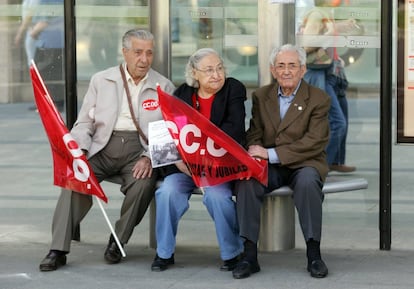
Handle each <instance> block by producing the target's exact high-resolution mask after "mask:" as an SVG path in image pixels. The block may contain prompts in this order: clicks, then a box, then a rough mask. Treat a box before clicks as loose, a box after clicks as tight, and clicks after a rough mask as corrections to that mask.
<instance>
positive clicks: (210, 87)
mask: <svg viewBox="0 0 414 289" xmlns="http://www.w3.org/2000/svg"><path fill="white" fill-rule="evenodd" d="M194 78H195V79H196V80H198V82H199V85H200V88H199V90H201V91H202V92H203V91H204V92H207V93H209V94H215V93H216V92H217V91H219V90H220V89H221V88H222V87H223V85H224V82H225V79H226V75H225V71H224V66H223V63H222V62H221V60H220V58H219V57H218V56H217V55H215V54H209V55H207V56H205V57H204V58H202V59H201V61H200V62H199V63H198V67H197V68H195V69H194Z"/></svg>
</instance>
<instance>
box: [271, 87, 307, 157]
mask: <svg viewBox="0 0 414 289" xmlns="http://www.w3.org/2000/svg"><path fill="white" fill-rule="evenodd" d="M301 82H302V81H300V82H299V83H298V85H297V86H296V88H295V90H294V91H293V93H292V94H291V95H283V93H282V88H281V87H280V86H279V89H278V91H277V97H278V99H279V111H280V119H281V120H283V118H284V117H285V114H286V112H287V111H288V109H289V107H290V104H291V103H292V101H293V99H294V98H295V96H296V93H297V91H298V89H299V86H300V84H301ZM267 154H268V156H269V163H271V164H279V163H280V160H279V156H278V154H277V152H276V149H275V148H269V149H267Z"/></svg>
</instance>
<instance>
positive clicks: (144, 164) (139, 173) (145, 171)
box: [132, 157, 152, 179]
mask: <svg viewBox="0 0 414 289" xmlns="http://www.w3.org/2000/svg"><path fill="white" fill-rule="evenodd" d="M132 175H133V176H134V178H136V179H145V178H150V177H151V175H152V164H151V160H150V159H149V158H147V157H141V158H139V160H138V161H137V163H136V164H135V166H134V168H133V169H132Z"/></svg>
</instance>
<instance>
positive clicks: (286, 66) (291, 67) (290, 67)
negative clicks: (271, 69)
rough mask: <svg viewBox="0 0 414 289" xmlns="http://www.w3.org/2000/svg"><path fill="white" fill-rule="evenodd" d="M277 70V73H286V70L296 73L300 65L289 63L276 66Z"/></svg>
mask: <svg viewBox="0 0 414 289" xmlns="http://www.w3.org/2000/svg"><path fill="white" fill-rule="evenodd" d="M275 68H276V70H277V71H285V70H286V69H287V70H289V71H296V70H298V69H299V68H300V65H299V64H297V63H288V64H282V63H279V64H276V65H275Z"/></svg>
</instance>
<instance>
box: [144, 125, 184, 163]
mask: <svg viewBox="0 0 414 289" xmlns="http://www.w3.org/2000/svg"><path fill="white" fill-rule="evenodd" d="M148 150H149V153H150V157H151V163H152V167H153V168H157V167H162V166H166V165H169V164H173V163H176V162H178V161H180V160H181V156H180V153H179V152H178V150H177V147H176V145H175V143H174V141H173V139H172V137H171V134H170V132H169V131H168V128H167V126H166V125H165V121H163V120H159V121H153V122H150V123H149V124H148Z"/></svg>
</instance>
